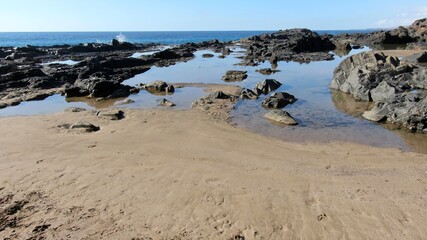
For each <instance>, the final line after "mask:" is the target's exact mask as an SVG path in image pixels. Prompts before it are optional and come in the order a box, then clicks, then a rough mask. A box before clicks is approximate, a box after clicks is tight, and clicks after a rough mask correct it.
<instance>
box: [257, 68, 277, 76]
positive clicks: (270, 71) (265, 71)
mask: <svg viewBox="0 0 427 240" xmlns="http://www.w3.org/2000/svg"><path fill="white" fill-rule="evenodd" d="M256 71H257V72H259V73H261V74H263V75H271V74H273V73H276V72H279V70H273V69H271V68H261V69H258V70H256Z"/></svg>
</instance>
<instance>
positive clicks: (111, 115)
mask: <svg viewBox="0 0 427 240" xmlns="http://www.w3.org/2000/svg"><path fill="white" fill-rule="evenodd" d="M96 116H98V117H103V118H107V119H110V120H120V119H123V118H124V117H125V113H124V112H123V111H121V110H117V109H106V110H100V111H98V112H97V113H96Z"/></svg>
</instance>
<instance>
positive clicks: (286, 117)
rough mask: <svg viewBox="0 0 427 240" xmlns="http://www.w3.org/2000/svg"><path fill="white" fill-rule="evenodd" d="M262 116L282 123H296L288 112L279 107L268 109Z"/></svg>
mask: <svg viewBox="0 0 427 240" xmlns="http://www.w3.org/2000/svg"><path fill="white" fill-rule="evenodd" d="M264 117H265V118H267V119H270V120H272V121H274V122H277V123H280V124H283V125H298V122H297V121H296V120H295V119H294V118H293V117H292V116H291V115H290V114H289V113H288V112H286V111H283V110H279V109H274V110H270V111H269V112H268V113H267V114H265V115H264Z"/></svg>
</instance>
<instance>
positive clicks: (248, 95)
mask: <svg viewBox="0 0 427 240" xmlns="http://www.w3.org/2000/svg"><path fill="white" fill-rule="evenodd" d="M258 97H259V95H258V94H256V93H255V92H254V91H252V90H251V89H247V88H243V89H242V91H241V92H240V98H242V99H258Z"/></svg>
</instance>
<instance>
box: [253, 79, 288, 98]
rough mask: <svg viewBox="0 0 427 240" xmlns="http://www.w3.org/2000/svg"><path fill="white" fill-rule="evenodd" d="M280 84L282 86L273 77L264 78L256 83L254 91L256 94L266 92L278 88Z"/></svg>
mask: <svg viewBox="0 0 427 240" xmlns="http://www.w3.org/2000/svg"><path fill="white" fill-rule="evenodd" d="M280 86H282V84H281V83H280V82H278V81H276V80H275V79H266V80H264V81H262V82H259V83H257V85H256V86H255V89H254V92H255V93H256V94H257V95H260V94H261V93H263V94H268V93H270V92H272V91H274V90H276V89H278V88H279V87H280Z"/></svg>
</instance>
